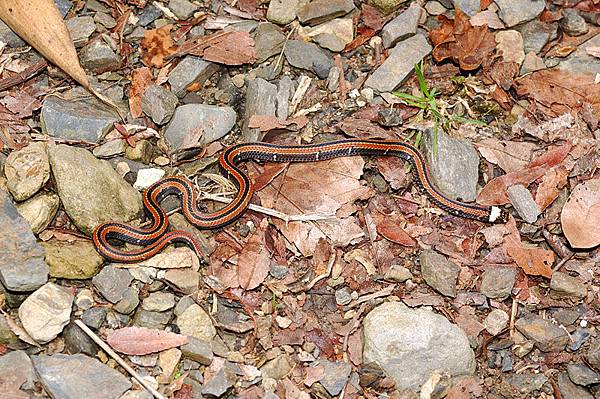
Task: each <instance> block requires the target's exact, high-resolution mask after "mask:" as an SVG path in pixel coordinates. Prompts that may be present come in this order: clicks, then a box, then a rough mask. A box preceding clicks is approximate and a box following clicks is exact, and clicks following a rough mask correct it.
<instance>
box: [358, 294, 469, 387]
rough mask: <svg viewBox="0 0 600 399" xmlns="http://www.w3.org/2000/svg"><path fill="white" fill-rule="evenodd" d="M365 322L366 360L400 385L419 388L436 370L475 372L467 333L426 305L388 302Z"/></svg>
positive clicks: (364, 350) (454, 374)
mask: <svg viewBox="0 0 600 399" xmlns="http://www.w3.org/2000/svg"><path fill="white" fill-rule="evenodd" d="M363 324H364V330H363V334H364V349H363V359H364V363H368V362H375V363H376V364H378V365H379V366H380V367H381V368H382V369H383V370H384V371H385V373H386V374H387V375H388V376H390V377H392V378H393V379H394V380H395V381H396V388H397V389H412V390H415V389H418V388H419V387H420V386H421V385H422V384H423V383H424V382H425V381H427V380H428V379H429V378H430V377H431V375H432V374H433V373H434V372H437V373H448V374H450V375H451V376H457V375H464V374H472V373H473V372H474V371H475V357H474V354H473V351H472V350H471V348H470V347H469V340H468V338H467V336H466V334H465V333H464V332H463V331H462V330H461V329H460V328H458V327H457V326H455V325H453V324H451V323H450V322H448V320H447V319H446V318H444V317H443V316H440V315H438V314H435V313H433V312H432V311H431V310H428V309H425V308H418V309H410V308H408V307H407V306H405V305H404V304H402V303H399V302H386V303H383V304H382V305H379V306H377V307H376V308H375V309H373V310H372V311H371V312H370V313H369V314H368V315H367V316H366V317H365V320H364V322H363Z"/></svg>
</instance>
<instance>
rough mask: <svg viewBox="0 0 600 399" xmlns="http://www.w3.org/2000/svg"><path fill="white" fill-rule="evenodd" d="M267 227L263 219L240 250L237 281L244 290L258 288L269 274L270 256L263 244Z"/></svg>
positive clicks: (266, 222) (265, 220) (267, 223)
mask: <svg viewBox="0 0 600 399" xmlns="http://www.w3.org/2000/svg"><path fill="white" fill-rule="evenodd" d="M268 226H269V222H268V220H267V219H266V218H264V219H263V220H262V221H261V222H260V226H259V227H258V228H257V229H256V231H255V232H254V233H253V234H252V235H251V236H250V238H249V239H248V242H246V245H244V248H242V252H241V253H240V256H239V258H238V265H237V266H238V280H239V284H240V286H241V287H242V288H244V289H246V290H252V289H254V288H256V287H258V286H259V285H260V284H261V283H262V282H263V281H264V280H265V278H266V277H267V275H268V274H269V267H270V265H271V254H270V253H269V250H268V249H267V246H266V243H265V233H266V231H267V227H268Z"/></svg>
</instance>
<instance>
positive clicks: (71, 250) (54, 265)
mask: <svg viewBox="0 0 600 399" xmlns="http://www.w3.org/2000/svg"><path fill="white" fill-rule="evenodd" d="M41 244H42V246H43V247H44V249H45V250H46V263H47V264H48V266H49V267H50V276H51V277H54V278H66V279H78V280H83V279H88V278H92V277H93V276H95V275H96V273H98V271H99V270H100V267H101V266H102V264H103V263H104V258H102V256H100V255H99V254H98V252H96V247H94V244H93V243H92V242H91V241H71V242H69V241H55V240H50V241H46V242H42V243H41Z"/></svg>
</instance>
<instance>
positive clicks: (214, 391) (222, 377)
mask: <svg viewBox="0 0 600 399" xmlns="http://www.w3.org/2000/svg"><path fill="white" fill-rule="evenodd" d="M236 380H237V378H236V375H235V372H234V371H233V370H231V369H230V368H229V367H227V365H225V366H223V367H221V369H220V370H219V371H218V372H217V373H216V374H214V375H212V376H211V378H209V379H207V380H206V381H204V385H203V386H202V394H204V395H211V396H214V397H221V396H223V394H225V392H227V390H228V389H229V388H231V387H232V386H233V385H234V384H235V382H236Z"/></svg>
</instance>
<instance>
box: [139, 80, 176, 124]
mask: <svg viewBox="0 0 600 399" xmlns="http://www.w3.org/2000/svg"><path fill="white" fill-rule="evenodd" d="M178 102H179V100H178V99H177V96H176V95H175V94H173V93H171V91H169V90H167V89H165V88H164V87H162V86H159V85H150V86H148V87H147V88H146V90H145V91H144V94H143V95H142V111H144V113H145V114H146V115H148V116H149V117H150V118H151V119H152V121H153V122H154V123H156V124H157V125H162V124H164V123H167V122H168V121H169V119H171V116H173V112H175V107H177V103H178Z"/></svg>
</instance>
